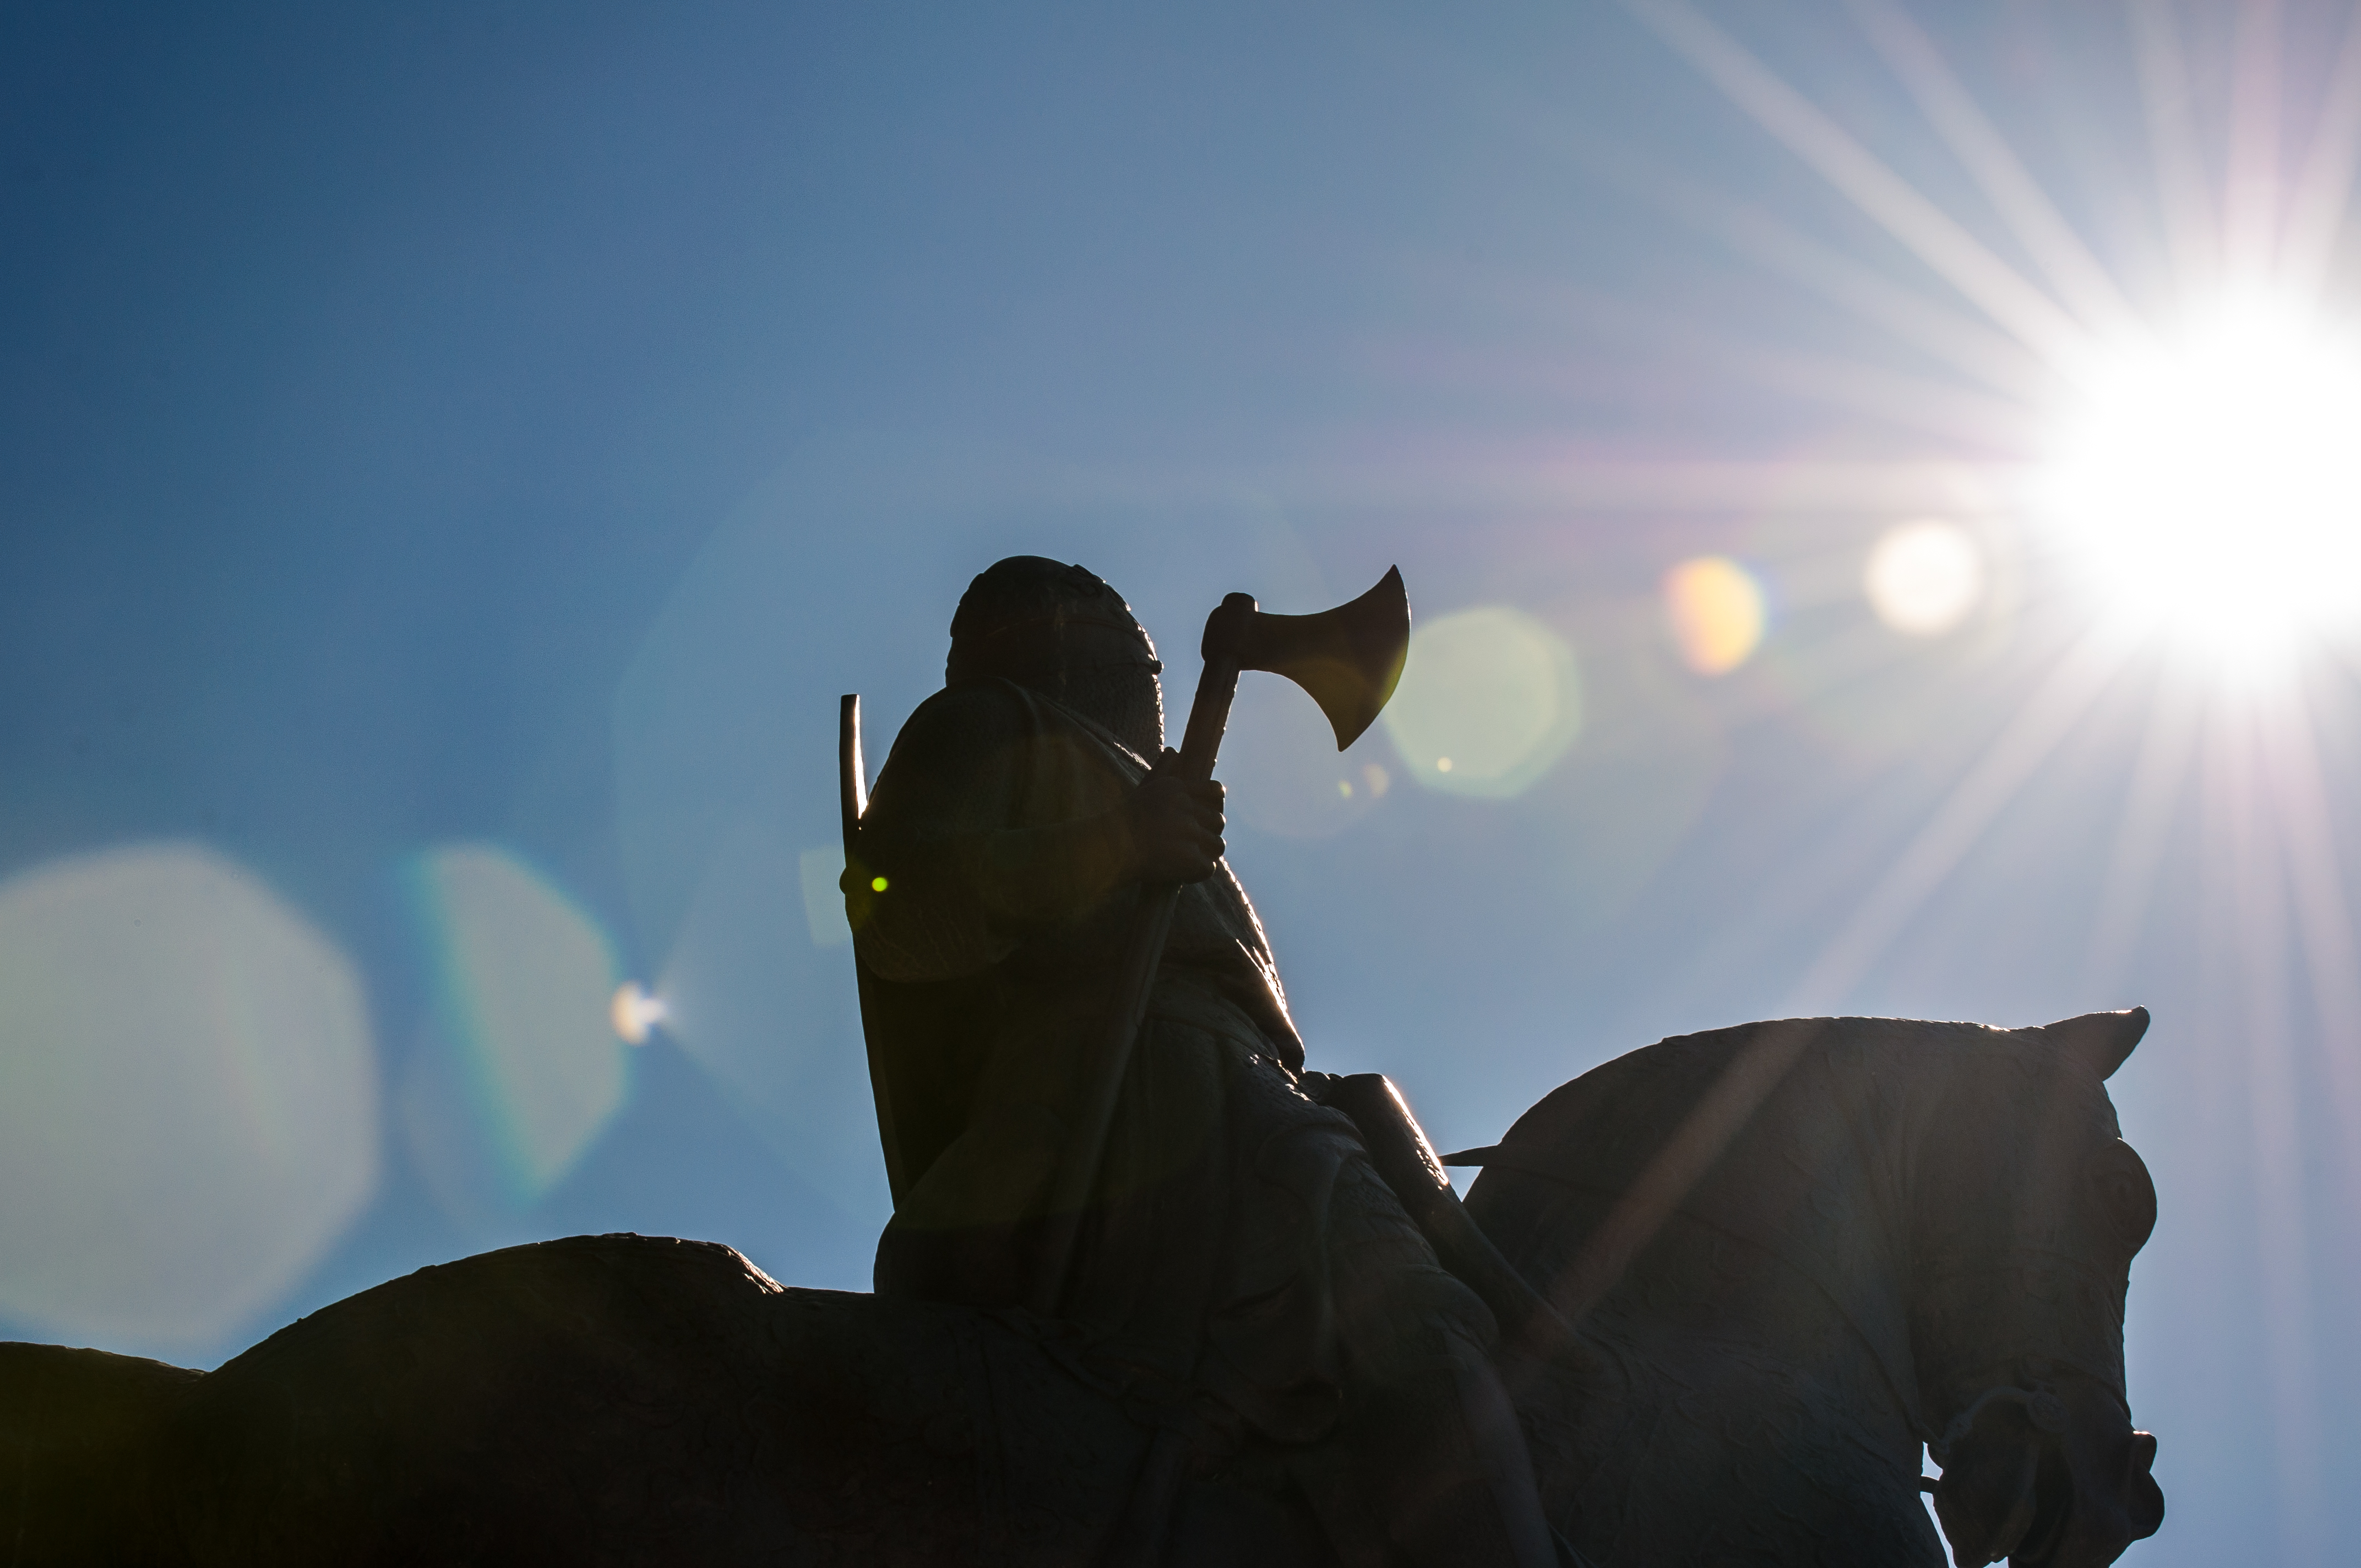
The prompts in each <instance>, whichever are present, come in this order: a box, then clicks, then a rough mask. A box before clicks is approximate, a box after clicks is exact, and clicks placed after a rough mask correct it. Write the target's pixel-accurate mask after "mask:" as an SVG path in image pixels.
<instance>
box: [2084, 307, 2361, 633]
mask: <svg viewBox="0 0 2361 1568" xmlns="http://www.w3.org/2000/svg"><path fill="white" fill-rule="evenodd" d="M2356 432H2361V352H2356V344H2355V341H2354V338H2353V336H2352V334H2350V333H2349V332H2345V331H2336V330H2332V329H2330V328H2329V327H2327V326H2325V325H2323V323H2318V322H2315V321H2312V320H2308V319H2306V318H2305V317H2304V316H2302V315H2301V314H2299V313H2295V312H2292V311H2288V310H2282V309H2274V308H2269V307H2266V306H2256V307H2251V308H2243V309H2236V310H2231V311H2225V312H2224V313H2223V314H2221V315H2220V316H2219V317H2217V318H2216V319H2214V320H2213V321H2212V322H2209V323H2205V324H2203V325H2202V327H2200V328H2197V329H2195V330H2192V331H2191V332H2190V333H2188V334H2185V335H2184V336H2182V337H2181V338H2180V339H2179V340H2178V341H2175V342H2170V343H2168V344H2165V345H2161V346H2151V347H2142V348H2138V349H2134V350H2126V351H2124V352H2121V353H2119V354H2117V355H2115V356H2114V357H2113V358H2111V359H2109V360H2108V361H2106V362H2105V363H2104V364H2103V365H2101V366H2100V367H2097V368H2096V369H2095V370H2094V371H2093V372H2092V374H2091V375H2089V376H2088V377H2087V378H2085V380H2084V386H2083V396H2082V397H2081V400H2079V402H2078V403H2077V404H2076V405H2075V406H2074V407H2072V408H2071V409H2070V410H2069V411H2067V412H2066V414H2065V416H2064V418H2063V420H2062V421H2061V424H2060V433H2059V450H2058V453H2057V455H2056V456H2055V458H2054V459H2053V461H2052V462H2051V463H2050V464H2049V465H2048V469H2047V471H2046V473H2045V475H2044V476H2043V478H2042V481H2041V496H2040V500H2041V503H2042V505H2043V508H2044V510H2046V512H2047V513H2048V515H2049V516H2050V517H2051V518H2052V519H2053V520H2054V522H2055V524H2056V526H2057V527H2058V528H2059V530H2060V531H2061V532H2062V534H2063V536H2064V538H2065V539H2066V540H2067V542H2068V543H2070V545H2071V546H2072V547H2073V551H2074V554H2076V556H2077V557H2079V560H2080V563H2081V566H2082V568H2083V569H2084V571H2085V572H2086V573H2087V574H2088V575H2089V576H2091V578H2092V580H2093V582H2094V583H2095V585H2096V587H2098V588H2099V590H2100V591H2101V592H2102V593H2103V596H2104V597H2105V598H2107V599H2108V601H2109V602H2111V603H2112V604H2113V605H2114V607H2115V608H2116V609H2118V610H2119V611H2121V612H2122V613H2123V614H2124V615H2125V617H2126V618H2127V619H2128V620H2131V621H2132V622H2133V623H2135V624H2138V625H2141V626H2155V627H2158V628H2160V629H2163V630H2169V632H2171V633H2172V634H2174V635H2175V636H2177V637H2180V638H2183V639H2187V640H2189V641H2192V642H2193V643H2195V644H2196V645H2197V646H2199V647H2200V648H2202V650H2203V651H2204V652H2207V653H2209V654H2210V655H2212V656H2213V659H2214V660H2215V662H2216V663H2219V664H2220V665H2222V666H2223V667H2225V668H2238V667H2247V666H2251V665H2253V664H2254V663H2257V661H2258V660H2263V661H2268V659H2269V658H2271V657H2272V656H2274V655H2279V654H2284V653H2285V652H2288V651H2289V650H2290V648H2292V647H2294V646H2296V645H2298V644H2299V643H2301V641H2303V640H2305V639H2306V638H2308V637H2313V636H2318V635H2321V634H2334V633H2337V632H2342V631H2347V630H2352V629H2353V628H2354V627H2355V626H2356V622H2361V436H2356Z"/></svg>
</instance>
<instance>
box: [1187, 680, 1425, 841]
mask: <svg viewBox="0 0 2361 1568" xmlns="http://www.w3.org/2000/svg"><path fill="white" fill-rule="evenodd" d="M1383 744H1384V742H1383V741H1381V740H1374V739H1371V740H1360V741H1357V742H1356V743H1355V745H1354V748H1353V750H1352V751H1347V752H1344V753H1342V754H1340V753H1339V752H1338V751H1337V750H1336V741H1335V738H1334V732H1333V731H1332V730H1331V729H1329V727H1328V721H1327V719H1326V718H1323V716H1322V714H1321V712H1320V708H1319V706H1318V705H1317V704H1315V703H1314V702H1313V701H1312V698H1311V697H1310V696H1307V695H1306V694H1305V692H1304V690H1303V688H1302V687H1301V686H1299V685H1296V684H1295V683H1294V682H1292V681H1289V680H1282V679H1279V678H1276V677H1273V676H1269V675H1249V676H1247V677H1246V679H1245V680H1243V681H1241V682H1239V683H1238V695H1237V699H1236V701H1235V704H1233V706H1232V707H1231V708H1230V723H1229V730H1228V733H1227V734H1225V735H1224V737H1223V740H1222V766H1221V776H1222V782H1223V783H1224V784H1225V785H1227V786H1228V789H1229V796H1228V808H1229V811H1230V813H1231V815H1232V816H1233V817H1234V818H1235V820H1236V821H1238V822H1240V823H1242V824H1244V825H1246V826H1247V827H1250V828H1257V829H1259V830H1260V831H1262V832H1265V833H1273V834H1277V835H1279V837H1281V838H1286V839H1324V838H1327V837H1329V836H1330V835H1332V834H1335V833H1340V832H1343V831H1344V830H1345V829H1346V828H1350V827H1352V826H1353V825H1354V824H1356V823H1357V822H1359V821H1361V820H1362V819H1363V818H1364V817H1367V815H1368V814H1369V812H1370V810H1371V809H1372V808H1373V807H1374V806H1376V804H1377V802H1378V797H1379V796H1380V795H1384V793H1385V787H1384V784H1385V781H1386V774H1385V770H1384V769H1382V768H1379V767H1378V765H1377V764H1376V763H1374V762H1364V761H1363V760H1362V759H1363V758H1364V757H1365V756H1366V755H1367V753H1369V752H1370V751H1375V750H1377V749H1378V748H1379V747H1381V746H1382V745H1383Z"/></svg>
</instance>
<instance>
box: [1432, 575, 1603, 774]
mask: <svg viewBox="0 0 2361 1568" xmlns="http://www.w3.org/2000/svg"><path fill="white" fill-rule="evenodd" d="M1385 724H1386V733H1387V735H1388V736H1389V738H1390V739H1391V740H1392V741H1393V743H1394V748H1395V750H1396V751H1399V752H1400V754H1401V759H1402V762H1403V764H1404V766H1406V767H1407V768H1408V769H1409V770H1410V775H1411V778H1413V779H1416V780H1417V781H1418V782H1419V783H1420V784H1424V785H1426V786H1427V787H1428V788H1430V789H1437V790H1442V791H1444V792H1446V793H1448V794H1452V795H1489V796H1494V797H1501V796H1507V795H1520V794H1522V793H1523V792H1524V790H1525V789H1526V788H1527V787H1528V786H1529V785H1531V784H1532V783H1533V782H1534V781H1535V780H1536V779H1539V778H1540V777H1541V776H1542V775H1543V773H1547V772H1548V771H1549V769H1550V766H1551V764H1553V763H1554V762H1556V761H1557V760H1558V758H1559V757H1561V756H1563V755H1564V754H1565V749H1566V748H1567V747H1568V746H1571V745H1572V744H1573V743H1574V739H1575V736H1576V733H1577V732H1578V731H1579V730H1580V729H1581V728H1582V685H1581V681H1580V678H1579V675H1578V673H1577V670H1576V664H1575V658H1574V650H1573V649H1571V648H1569V647H1567V646H1566V644H1565V640H1564V639H1562V638H1561V637H1559V636H1558V634H1557V633H1556V632H1554V631H1552V630H1550V629H1549V628H1548V627H1546V626H1544V625H1543V624H1542V623H1541V622H1540V621H1538V620H1534V619H1533V618H1532V616H1529V615H1526V614H1524V613H1523V612H1522V611H1521V610H1514V609H1508V608H1506V607H1504V606H1497V605H1496V606H1488V607H1486V608H1483V609H1466V610H1461V611H1459V612H1458V613H1456V614H1455V615H1446V616H1444V617H1442V618H1441V619H1440V620H1431V621H1428V622H1426V623H1425V624H1424V625H1423V626H1422V627H1420V628H1419V629H1418V630H1415V631H1413V632H1412V633H1411V643H1410V662H1409V663H1407V664H1406V665H1404V666H1403V669H1402V678H1401V685H1400V686H1399V687H1397V688H1396V689H1395V692H1394V697H1393V701H1392V702H1390V703H1389V704H1388V705H1387V707H1386V711H1385Z"/></svg>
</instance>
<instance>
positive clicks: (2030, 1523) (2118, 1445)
mask: <svg viewBox="0 0 2361 1568" xmlns="http://www.w3.org/2000/svg"><path fill="white" fill-rule="evenodd" d="M2060 1403H2062V1405H2063V1406H2064V1418H2065V1419H2064V1420H2063V1421H2062V1422H2058V1423H2056V1424H2055V1425H2054V1426H2053V1425H2052V1423H2051V1422H2049V1421H2047V1420H2044V1421H2042V1422H2039V1423H2037V1422H2036V1421H2035V1420H2033V1419H2031V1418H2030V1417H2029V1416H2028V1414H2027V1412H2026V1409H2025V1408H2024V1407H2023V1406H2022V1405H2017V1404H2000V1403H1996V1404H1994V1405H1993V1406H1992V1407H1990V1408H1989V1409H1987V1410H1984V1411H1982V1412H1980V1413H1979V1415H1978V1416H1977V1419H1976V1420H1975V1424H1974V1426H1973V1428H1972V1430H1971V1431H1969V1432H1968V1433H1966V1434H1965V1435H1964V1436H1963V1437H1962V1438H1961V1439H1960V1442H1957V1443H1955V1444H1954V1445H1953V1447H1952V1450H1951V1453H1950V1456H1949V1462H1948V1463H1947V1464H1945V1465H1944V1467H1943V1479H1942V1481H1941V1483H1940V1484H1939V1485H1938V1486H1937V1487H1936V1491H1935V1511H1936V1514H1937V1516H1938V1518H1939V1519H1941V1520H1942V1523H1943V1533H1944V1534H1945V1535H1946V1536H1947V1537H1949V1540H1950V1542H1951V1552H1952V1556H1953V1557H1954V1559H1955V1560H1957V1561H1958V1562H1960V1563H1997V1562H1999V1561H2000V1560H2001V1559H2002V1558H2004V1557H2005V1558H2006V1559H2008V1561H2009V1562H2010V1563H2012V1564H2013V1565H2014V1568H2105V1565H2106V1564H2107V1563H2113V1562H2114V1560H2115V1559H2116V1558H2118V1557H2120V1556H2122V1555H2123V1552H2124V1549H2125V1547H2127V1546H2129V1545H2130V1544H2131V1543H2132V1542H2133V1541H2138V1540H2141V1539H2142V1538H2144V1537H2147V1536H2150V1535H2154V1534H2155V1533H2156V1530H2157V1527H2158V1526H2159V1525H2161V1524H2162V1523H2163V1522H2164V1492H2163V1489H2162V1488H2161V1487H2159V1486H2158V1485H2157V1484H2156V1477H2155V1476H2154V1475H2151V1474H2149V1470H2150V1467H2151V1466H2152V1465H2154V1464H2155V1463H2156V1439H2155V1438H2154V1437H2152V1436H2150V1435H2149V1434H2148V1433H2147V1432H2144V1431H2133V1430H2132V1425H2131V1422H2130V1420H2128V1419H2127V1418H2126V1417H2125V1414H2124V1411H2123V1407H2122V1406H2121V1405H2120V1404H2118V1403H2117V1402H2116V1401H2115V1398H2114V1394H2113V1393H2112V1392H2111V1391H2109V1390H2108V1389H2106V1388H2104V1387H2101V1386H2100V1385H2099V1384H2097V1383H2095V1382H2092V1381H2090V1380H2087V1379H2077V1380H2075V1382H2074V1383H2073V1384H2072V1385H2070V1387H2068V1388H2066V1389H2065V1390H2063V1391H2062V1394H2061V1397H2060ZM2053 1409H2054V1407H2053Z"/></svg>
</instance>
